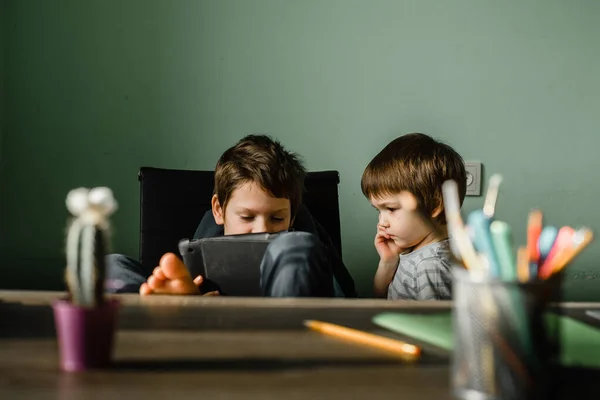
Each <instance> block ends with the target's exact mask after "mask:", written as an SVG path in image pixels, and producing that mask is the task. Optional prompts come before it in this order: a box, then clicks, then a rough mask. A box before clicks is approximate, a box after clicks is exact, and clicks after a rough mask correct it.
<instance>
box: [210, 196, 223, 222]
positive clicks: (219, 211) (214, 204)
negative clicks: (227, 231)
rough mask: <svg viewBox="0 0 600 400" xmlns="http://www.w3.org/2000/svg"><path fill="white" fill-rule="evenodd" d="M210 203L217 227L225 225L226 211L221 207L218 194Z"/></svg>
mask: <svg viewBox="0 0 600 400" xmlns="http://www.w3.org/2000/svg"><path fill="white" fill-rule="evenodd" d="M210 203H211V208H212V213H213V217H214V218H215V222H216V223H217V225H223V224H224V223H225V209H224V208H223V207H221V204H220V203H219V199H218V198H217V195H216V194H213V197H212V199H211V201H210Z"/></svg>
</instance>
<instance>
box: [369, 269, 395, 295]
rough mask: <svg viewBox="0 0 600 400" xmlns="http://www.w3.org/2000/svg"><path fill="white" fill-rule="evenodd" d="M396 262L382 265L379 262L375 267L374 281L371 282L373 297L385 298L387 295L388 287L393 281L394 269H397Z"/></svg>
mask: <svg viewBox="0 0 600 400" xmlns="http://www.w3.org/2000/svg"><path fill="white" fill-rule="evenodd" d="M398 262H399V261H396V262H393V263H383V262H381V261H380V262H379V265H378V266H377V272H375V279H374V280H373V291H374V293H375V297H381V298H386V297H387V294H388V287H389V286H390V283H392V280H393V279H394V274H395V273H396V269H398Z"/></svg>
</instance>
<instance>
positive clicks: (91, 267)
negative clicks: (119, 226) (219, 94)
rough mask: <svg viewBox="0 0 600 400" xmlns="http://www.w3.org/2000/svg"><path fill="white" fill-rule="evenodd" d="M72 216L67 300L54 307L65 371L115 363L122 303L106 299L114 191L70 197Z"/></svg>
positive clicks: (73, 193)
mask: <svg viewBox="0 0 600 400" xmlns="http://www.w3.org/2000/svg"><path fill="white" fill-rule="evenodd" d="M66 204H67V209H68V210H69V212H70V213H71V214H72V215H73V218H71V221H70V223H69V228H68V232H67V241H66V258H67V266H66V271H65V280H66V284H67V288H68V297H67V298H66V299H61V300H57V301H56V302H54V303H53V310H54V320H55V325H56V331H57V336H58V344H59V353H60V365H61V368H62V369H63V370H66V371H80V370H85V369H89V368H99V367H105V366H107V365H108V364H109V363H110V359H111V353H112V343H113V337H114V331H115V326H116V317H117V311H118V306H119V303H118V301H117V300H115V299H109V300H107V299H105V296H104V281H105V275H106V271H105V261H104V260H105V256H106V254H107V251H108V245H109V234H110V223H109V217H110V216H111V215H112V214H113V213H114V212H115V211H116V209H117V202H116V201H115V199H114V197H113V194H112V191H111V190H110V189H109V188H105V187H98V188H94V189H91V190H90V189H86V188H78V189H74V190H71V191H70V192H69V194H68V195H67V200H66Z"/></svg>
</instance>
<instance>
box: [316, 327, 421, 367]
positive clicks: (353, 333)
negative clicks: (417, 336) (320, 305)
mask: <svg viewBox="0 0 600 400" xmlns="http://www.w3.org/2000/svg"><path fill="white" fill-rule="evenodd" d="M304 325H306V326H307V327H308V328H310V329H312V330H314V331H317V332H321V333H324V334H326V335H331V336H335V337H338V338H342V339H347V340H350V341H352V342H356V343H361V344H364V345H367V346H371V347H377V348H380V349H384V350H387V351H389V352H391V353H394V354H397V355H399V356H401V357H402V358H404V359H406V360H409V361H413V360H416V359H418V358H419V357H420V355H421V349H420V348H419V347H417V346H414V345H412V344H408V343H404V342H402V341H400V340H396V339H390V338H386V337H384V336H379V335H373V334H371V333H367V332H363V331H359V330H357V329H352V328H346V327H344V326H340V325H335V324H330V323H328V322H321V321H314V320H307V321H304Z"/></svg>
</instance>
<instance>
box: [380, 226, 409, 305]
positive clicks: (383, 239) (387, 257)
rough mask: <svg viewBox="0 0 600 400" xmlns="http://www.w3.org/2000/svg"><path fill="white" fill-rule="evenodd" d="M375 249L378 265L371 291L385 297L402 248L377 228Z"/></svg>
mask: <svg viewBox="0 0 600 400" xmlns="http://www.w3.org/2000/svg"><path fill="white" fill-rule="evenodd" d="M375 249H377V254H379V265H378V266H377V272H375V278H374V280H373V291H374V293H375V297H384V298H385V297H387V293H388V287H389V286H390V283H391V282H392V279H394V274H395V273H396V269H398V263H399V262H400V253H402V251H403V249H402V248H401V247H399V246H398V245H396V243H394V241H393V240H392V239H391V238H390V237H389V236H388V235H386V234H385V232H384V231H383V230H381V229H378V231H377V235H375Z"/></svg>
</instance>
